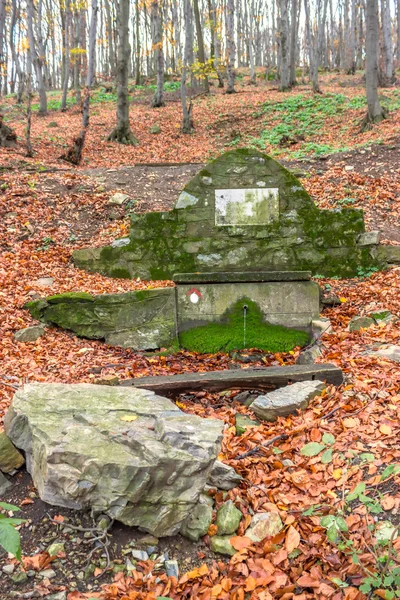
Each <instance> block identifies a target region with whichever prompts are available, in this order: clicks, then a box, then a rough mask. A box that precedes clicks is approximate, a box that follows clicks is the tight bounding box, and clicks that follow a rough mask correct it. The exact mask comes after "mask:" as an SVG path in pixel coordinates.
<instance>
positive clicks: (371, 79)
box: [361, 0, 385, 131]
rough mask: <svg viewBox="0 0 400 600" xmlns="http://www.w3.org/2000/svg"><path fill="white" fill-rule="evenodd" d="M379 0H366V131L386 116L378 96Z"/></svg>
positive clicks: (362, 127) (363, 128)
mask: <svg viewBox="0 0 400 600" xmlns="http://www.w3.org/2000/svg"><path fill="white" fill-rule="evenodd" d="M378 39H379V20H378V0H366V32H365V56H366V65H365V79H366V92H367V104H368V112H367V114H366V116H365V117H364V120H363V122H362V123H361V129H362V130H363V131H364V130H365V129H368V128H369V127H370V126H371V123H379V122H380V121H382V120H383V119H384V118H385V111H384V110H383V109H382V107H381V104H380V102H379V97H378Z"/></svg>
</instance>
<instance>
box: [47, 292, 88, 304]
mask: <svg viewBox="0 0 400 600" xmlns="http://www.w3.org/2000/svg"><path fill="white" fill-rule="evenodd" d="M46 301H47V302H48V303H49V304H63V303H67V304H72V303H74V302H94V298H93V296H92V295H91V294H88V293H87V292H65V293H64V294H55V295H54V296H48V297H47V298H46Z"/></svg>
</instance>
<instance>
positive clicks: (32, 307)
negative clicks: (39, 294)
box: [24, 298, 48, 320]
mask: <svg viewBox="0 0 400 600" xmlns="http://www.w3.org/2000/svg"><path fill="white" fill-rule="evenodd" d="M47 307H48V304H47V302H46V300H43V298H39V299H38V300H32V302H27V303H26V304H24V308H25V309H26V310H29V312H30V313H31V315H32V317H33V318H34V319H38V320H40V319H41V318H42V317H43V313H44V311H45V309H46V308H47Z"/></svg>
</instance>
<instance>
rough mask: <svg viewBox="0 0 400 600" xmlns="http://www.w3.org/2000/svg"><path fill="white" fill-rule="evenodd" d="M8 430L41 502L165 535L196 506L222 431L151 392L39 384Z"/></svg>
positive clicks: (16, 406)
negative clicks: (88, 510)
mask: <svg viewBox="0 0 400 600" xmlns="http://www.w3.org/2000/svg"><path fill="white" fill-rule="evenodd" d="M44 416H45V418H44ZM5 428H6V431H7V433H8V435H9V436H10V439H11V440H12V441H13V442H14V443H15V444H16V445H17V447H19V448H21V449H23V450H24V451H25V452H26V459H27V469H28V471H29V473H30V474H31V475H32V477H33V481H34V483H35V486H36V488H37V489H38V492H39V496H40V497H41V499H42V500H44V501H45V502H47V503H49V504H54V505H57V506H63V507H66V508H72V509H75V510H84V509H92V510H93V511H95V512H97V513H104V514H106V515H108V516H109V517H111V518H113V519H116V520H118V521H121V522H122V523H124V524H126V525H130V526H137V527H140V528H141V529H142V530H144V531H146V532H149V533H151V534H152V535H156V536H157V537H162V536H167V535H174V534H175V533H178V532H179V529H180V527H181V524H182V522H183V521H184V520H185V519H186V517H187V516H188V515H189V514H190V512H191V511H192V510H193V508H194V506H195V505H196V504H197V501H198V498H199V495H200V494H201V492H202V491H203V490H204V487H205V485H206V482H207V478H208V476H209V473H210V471H211V469H212V467H213V465H214V462H215V459H216V457H217V455H218V453H219V451H220V446H221V441H222V429H223V423H222V422H221V421H218V420H214V419H202V418H201V417H198V416H195V415H187V414H184V413H183V412H182V411H181V410H180V409H179V408H178V407H177V406H176V405H175V404H174V403H172V402H171V401H170V400H168V399H167V398H163V397H161V396H157V395H155V394H154V393H153V392H150V391H148V390H142V389H137V388H133V387H132V388H124V387H118V386H115V387H114V386H99V385H93V384H71V385H68V384H40V383H36V384H28V385H25V386H24V387H23V388H21V389H19V390H18V391H17V393H16V394H15V396H14V398H13V400H12V403H11V406H10V408H9V410H8V412H7V414H6V417H5Z"/></svg>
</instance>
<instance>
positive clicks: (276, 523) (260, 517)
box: [245, 512, 283, 542]
mask: <svg viewBox="0 0 400 600" xmlns="http://www.w3.org/2000/svg"><path fill="white" fill-rule="evenodd" d="M282 528H283V523H282V521H281V518H280V516H279V515H278V513H276V512H265V513H257V514H255V515H254V516H253V517H252V519H251V523H250V526H249V528H248V529H246V532H245V535H246V537H248V538H250V539H251V540H252V541H253V542H262V540H264V539H265V538H266V537H273V536H274V535H277V534H278V533H279V532H280V531H281V529H282Z"/></svg>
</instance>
